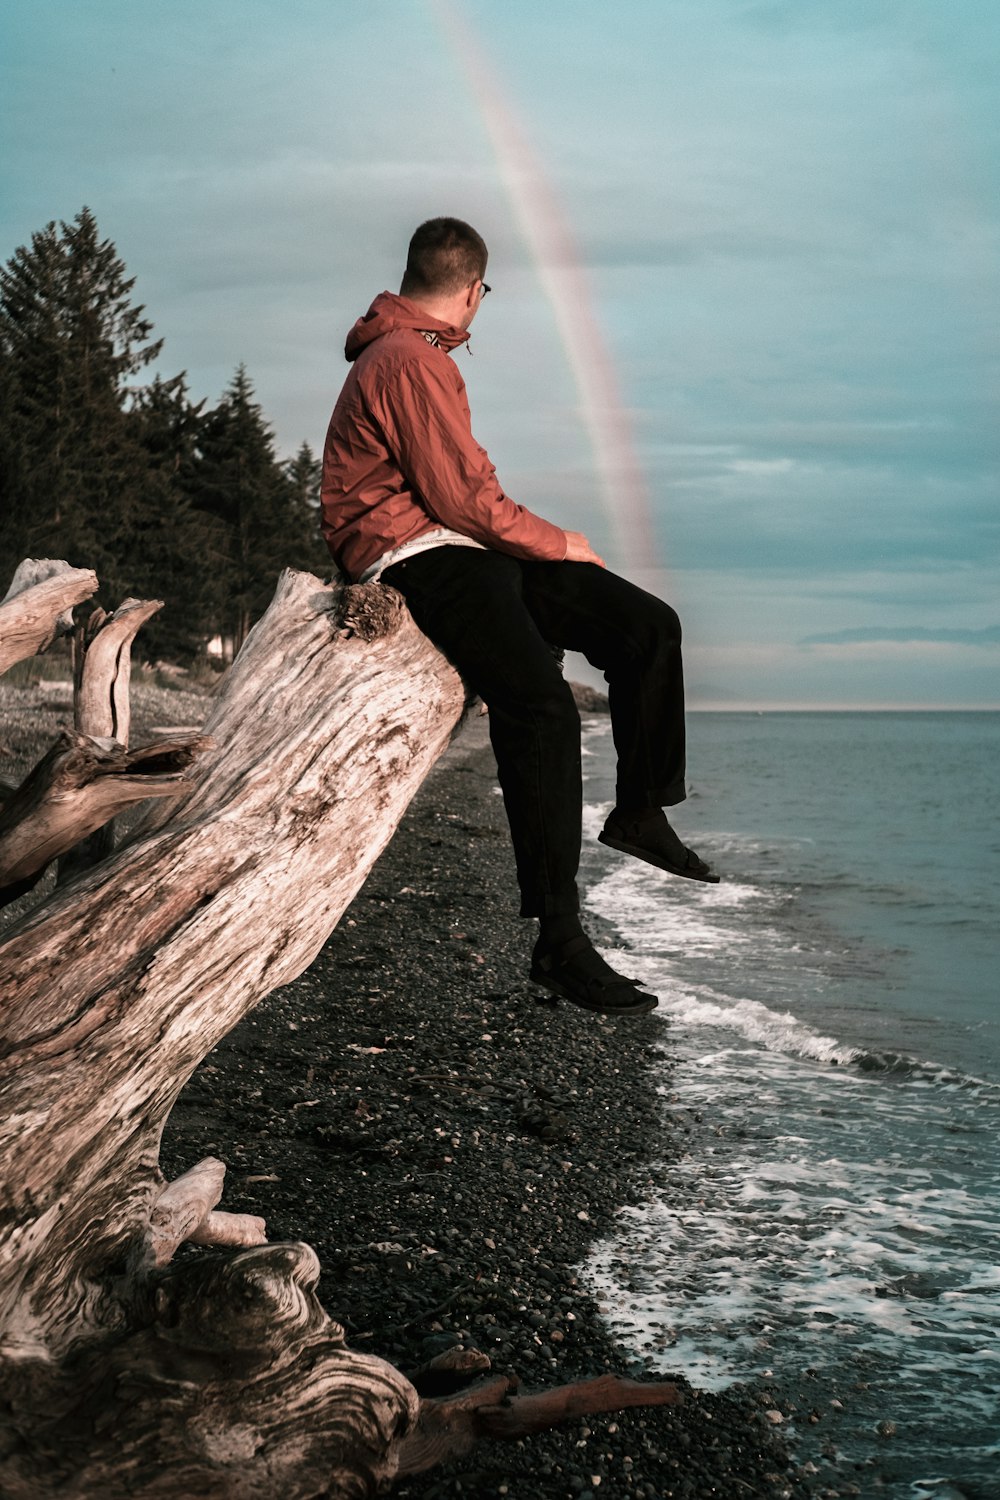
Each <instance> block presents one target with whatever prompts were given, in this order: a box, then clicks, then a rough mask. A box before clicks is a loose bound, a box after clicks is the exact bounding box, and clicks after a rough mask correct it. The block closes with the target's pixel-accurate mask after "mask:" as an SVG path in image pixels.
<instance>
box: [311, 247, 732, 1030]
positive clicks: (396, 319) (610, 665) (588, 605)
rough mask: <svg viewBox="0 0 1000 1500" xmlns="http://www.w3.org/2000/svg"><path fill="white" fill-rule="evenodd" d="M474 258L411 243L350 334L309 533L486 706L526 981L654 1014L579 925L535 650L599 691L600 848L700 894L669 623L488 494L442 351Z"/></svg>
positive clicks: (574, 749)
mask: <svg viewBox="0 0 1000 1500" xmlns="http://www.w3.org/2000/svg"><path fill="white" fill-rule="evenodd" d="M486 261H487V251H486V245H485V244H484V242H483V240H482V239H481V237H480V236H479V235H478V234H477V233H476V231H475V230H474V229H472V228H471V227H470V226H469V225H468V224H465V223H463V222H462V221H461V220H460V219H449V218H443V219H431V220H429V221H428V222H427V223H426V224H422V225H421V226H420V228H419V229H418V230H417V231H416V233H415V234H414V236H413V239H412V240H411V241H410V247H409V254H408V257H407V262H406V274H405V275H404V277H403V281H402V285H401V287H400V291H399V296H393V295H392V293H390V292H383V293H382V294H381V296H379V297H377V298H376V299H375V301H374V302H373V304H372V306H371V308H370V309H369V311H368V312H367V313H366V315H365V316H364V317H363V318H361V319H359V321H358V322H357V323H356V324H355V326H354V328H353V329H352V330H351V332H350V333H349V334H348V337H347V347H346V354H347V358H348V359H349V360H351V361H352V365H353V368H352V369H351V372H350V374H349V375H348V377H347V381H346V383H345V385H344V389H343V391H342V392H341V395H340V399H339V400H338V402H337V405H336V408H335V410H334V413H333V416H332V418H331V420H330V428H329V432H328V434H327V439H326V449H325V452H324V456H323V534H324V536H325V537H326V540H327V543H328V544H329V547H330V550H331V552H332V553H333V556H334V558H335V560H336V562H337V564H338V566H339V567H340V568H341V569H342V571H343V572H344V573H346V574H347V575H348V576H349V577H350V578H351V579H352V580H355V581H357V582H361V583H367V582H371V581H373V580H375V579H379V580H380V581H381V582H382V583H385V584H391V585H392V587H393V588H395V589H398V590H399V591H400V593H401V594H402V595H403V596H404V598H405V599H406V602H407V604H408V605H409V608H410V612H411V614H412V615H413V618H414V620H415V621H416V623H417V625H418V626H419V627H420V629H421V630H422V631H424V633H425V634H426V635H427V636H429V637H430V639H431V640H432V641H433V642H434V643H435V644H436V645H437V646H438V647H439V649H440V650H441V651H442V652H443V653H444V654H445V655H446V656H447V657H448V658H449V659H450V660H451V662H452V663H453V664H454V665H455V666H456V667H457V669H458V671H459V672H460V673H461V674H462V677H463V678H464V680H465V681H466V682H467V683H468V685H469V686H470V687H471V688H472V689H473V690H474V691H475V692H476V693H478V694H479V695H480V697H481V698H482V699H483V701H484V702H485V703H486V704H487V706H488V708H489V726H490V738H491V740H492V743H493V749H494V752H495V754H496V758H497V768H498V773H499V779H500V785H501V787H502V790H503V796H504V803H505V806H506V809H507V816H508V819H509V822H510V829H511V838H512V840H513V844H514V854H515V858H516V863H517V877H518V883H519V885H520V888H521V915H522V916H525V917H536V918H537V919H538V921H539V926H540V931H539V936H538V941H537V942H536V944H535V948H534V952H533V954H532V960H531V971H530V974H531V978H532V979H533V980H534V981H536V982H537V983H538V984H541V985H544V986H545V987H546V988H547V989H549V990H551V991H552V992H553V993H555V994H557V995H561V996H563V997H564V998H565V999H567V1000H570V1001H572V1002H573V1003H574V1004H576V1005H581V1006H584V1007H585V1008H587V1009H589V1010H595V1011H601V1012H603V1013H605V1014H607V1015H619V1016H625V1015H636V1014H641V1013H643V1012H644V1011H648V1010H652V1009H653V1007H654V1006H655V1005H656V1003H657V1001H656V999H655V997H654V996H652V995H647V994H644V993H643V992H642V991H641V990H639V989H638V988H637V987H636V985H635V984H634V983H633V982H632V980H630V979H627V978H626V977H625V976H624V975H621V974H618V973H616V972H615V970H614V969H612V968H611V967H610V966H609V965H608V964H607V963H605V961H604V960H603V959H602V958H601V957H600V955H599V954H598V953H597V952H596V950H595V949H594V947H593V945H592V944H591V942H590V940H589V938H588V937H587V936H586V934H585V933H584V931H583V928H582V927H581V925H580V918H579V900H578V896H577V888H576V873H577V867H578V864H579V857H580V838H581V829H580V825H581V810H582V800H583V799H582V777H581V767H580V718H579V714H578V713H577V710H576V706H575V704H574V702H573V696H572V693H571V691H570V689H569V686H568V685H567V683H566V682H565V680H564V678H563V676H562V672H561V671H560V669H559V666H558V664H557V662H556V659H555V656H554V655H553V652H552V649H551V648H552V647H553V646H556V647H561V648H570V649H572V650H576V651H582V652H583V653H584V655H585V656H586V657H587V658H588V659H589V660H590V661H591V662H592V663H593V664H594V665H595V666H597V667H600V668H601V669H602V670H603V671H604V673H605V676H606V677H607V680H608V683H609V701H610V708H611V723H612V730H613V734H614V741H615V748H616V750H617V754H618V781H617V793H616V795H617V803H616V806H615V808H614V810H613V811H612V813H611V815H610V816H609V818H608V820H607V822H606V824H605V826H604V830H603V832H602V833H601V834H600V835H599V837H600V839H601V841H602V842H603V843H605V844H608V845H610V846H611V848H613V849H619V850H622V851H623V852H625V853H627V854H631V855H634V856H636V857H637V858H638V859H643V860H646V861H647V862H648V863H649V864H652V865H655V866H657V867H658V868H659V869H661V870H667V871H669V872H670V873H671V874H674V875H680V876H684V877H686V878H688V879H692V880H705V881H716V880H717V879H718V876H716V875H714V874H713V873H712V871H711V870H710V869H709V867H708V865H707V864H705V862H704V861H703V860H701V859H700V858H699V857H698V855H697V854H695V853H694V852H693V851H692V850H690V849H687V848H685V846H684V845H683V843H682V842H681V840H680V839H679V838H678V836H677V834H676V833H675V832H674V830H673V829H672V828H671V827H670V824H669V823H668V822H667V819H666V817H665V816H664V813H663V808H664V807H670V806H673V805H674V804H675V803H678V802H681V801H682V800H683V798H684V795H685V793H684V689H683V679H682V674H681V654H680V639H681V636H680V622H679V621H678V619H677V616H676V614H675V613H674V611H673V610H672V609H671V608H670V607H669V606H668V605H666V604H663V603H662V602H661V601H660V600H659V599H655V598H654V597H653V596H652V595H650V594H647V593H644V592H643V591H642V590H641V589H638V588H636V587H634V585H632V584H630V583H628V582H626V581H625V580H624V579H622V578H618V577H616V576H615V575H614V574H613V573H609V572H608V571H607V569H606V568H605V565H604V563H603V562H602V560H601V558H599V557H598V556H597V554H596V553H595V552H594V550H593V549H592V547H591V545H590V543H589V542H588V540H587V538H586V537H585V536H584V535H583V534H582V533H580V532H577V531H563V530H562V528H561V527H559V526H554V525H552V523H551V522H549V521H545V520H543V519H542V518H541V517H540V516H536V515H533V514H532V512H531V511H529V510H527V509H525V507H524V506H522V505H516V504H515V503H514V501H513V500H511V499H509V497H508V496H507V495H505V494H504V492H503V490H502V489H501V488H500V486H499V484H498V483H497V480H496V476H495V472H494V468H493V465H492V464H491V463H490V460H489V457H488V455H487V454H486V453H485V452H484V450H483V449H482V448H480V447H479V445H478V443H476V441H475V439H474V438H473V436H472V431H471V424H470V416H469V405H468V401H467V398H466V394H465V382H464V381H463V380H462V377H461V375H460V374H459V372H458V369H457V366H456V365H455V362H454V361H453V360H452V359H451V358H450V355H451V354H452V352H453V351H454V350H456V349H458V348H459V347H460V346H461V345H462V344H464V343H465V342H466V341H467V339H468V336H469V328H470V326H471V324H472V320H473V319H474V318H475V316H476V314H477V312H478V311H479V307H480V305H481V303H482V300H483V298H484V297H485V296H486V294H487V293H488V291H489V290H490V289H489V287H488V285H487V284H486V282H485V281H484V280H483V277H484V276H485V274H486Z"/></svg>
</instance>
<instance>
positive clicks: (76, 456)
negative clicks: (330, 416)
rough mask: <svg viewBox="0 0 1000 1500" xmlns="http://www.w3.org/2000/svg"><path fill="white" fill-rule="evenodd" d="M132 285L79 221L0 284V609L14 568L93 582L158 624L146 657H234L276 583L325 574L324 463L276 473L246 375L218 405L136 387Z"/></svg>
mask: <svg viewBox="0 0 1000 1500" xmlns="http://www.w3.org/2000/svg"><path fill="white" fill-rule="evenodd" d="M134 284H135V282H134V278H129V277H128V276H127V274H126V268H125V266H124V264H123V262H122V261H121V260H120V258H119V256H118V253H117V251H116V249H115V247H114V245H113V244H112V243H111V241H110V240H102V239H101V238H100V235H99V233H98V228H97V223H96V221H95V219H94V216H93V214H92V213H91V212H90V210H89V209H86V208H84V209H83V210H81V212H80V213H79V214H78V215H77V217H76V218H75V219H74V221H73V222H72V223H71V224H67V223H65V222H62V223H60V224H59V225H56V224H55V223H51V224H49V225H47V226H46V228H45V229H43V230H41V231H40V232H39V233H37V234H35V235H33V236H32V241H31V245H30V247H25V246H22V247H21V248H20V249H19V250H17V251H16V253H15V254H14V255H13V256H12V258H11V259H10V261H9V262H8V263H7V265H6V266H5V267H3V268H0V594H2V592H3V587H5V586H6V582H7V580H9V578H10V576H11V574H12V573H13V571H14V568H15V567H16V566H17V564H18V562H19V561H20V560H21V558H23V557H61V558H65V559H66V560H67V561H68V562H70V563H72V564H73V565H74V566H76V567H90V568H94V569H95V570H96V572H97V575H98V577H99V578H100V580H101V600H102V603H104V604H105V605H107V606H109V607H113V606H114V605H116V604H118V603H120V601H121V600H122V599H123V598H125V597H126V596H127V595H129V594H131V595H134V596H136V597H138V598H144V599H149V598H160V599H163V600H165V601H166V608H165V609H164V610H163V611H162V612H161V614H160V615H159V616H158V617H157V618H156V619H155V620H154V621H153V622H151V624H150V625H149V626H148V627H147V628H146V629H144V631H143V641H144V644H145V646H146V649H147V651H148V652H149V653H150V654H152V655H155V656H162V657H167V658H172V659H174V660H182V661H184V660H190V659H192V658H193V657H194V656H196V655H197V654H198V652H199V651H201V650H203V649H204V646H205V643H206V641H207V640H208V639H209V638H210V637H212V636H221V637H223V638H224V639H227V640H230V641H232V642H233V643H234V645H235V646H236V647H238V646H239V645H240V644H241V643H242V640H243V638H244V637H245V635H246V633H247V631H248V630H249V628H250V626H251V625H252V623H253V621H254V620H255V619H256V618H257V617H258V616H259V615H260V614H261V613H262V612H263V610H264V609H265V608H266V607H267V604H268V602H269V600H270V598H271V595H272V593H273V591H274V584H275V580H276V578H277V575H278V573H279V572H280V571H281V569H282V568H284V567H298V568H307V569H309V570H311V571H313V572H321V573H322V572H324V571H328V570H329V567H330V559H329V555H328V554H327V552H326V548H325V547H324V546H323V543H322V540H321V538H320V537H319V532H318V522H317V509H316V508H317V504H318V498H319V468H320V466H319V462H318V460H317V459H316V458H315V457H314V455H313V453H312V451H311V450H310V448H309V445H308V444H307V443H303V444H302V446H301V448H300V449H299V451H298V453H297V454H296V456H295V458H294V459H292V460H290V461H287V460H286V461H282V460H280V459H279V458H278V456H277V455H276V453H275V449H274V441H273V438H272V435H271V431H270V429H269V427H268V425H267V422H266V421H265V419H264V415H263V413H262V411H261V408H260V406H259V405H258V404H257V402H256V401H255V400H254V390H253V386H252V384H251V381H250V378H249V376H248V375H247V373H246V371H245V370H244V369H243V367H242V366H241V367H240V368H239V369H238V370H237V371H236V374H235V376H234V378H233V381H232V383H231V385H230V386H229V389H228V390H227V391H226V392H225V394H224V395H223V397H222V399H221V400H220V401H219V403H218V405H217V406H214V407H212V408H206V405H205V402H204V401H200V402H192V400H191V399H190V397H189V395H188V390H187V386H186V382H185V376H184V374H180V375H176V376H174V377H173V378H172V379H169V380H164V379H161V378H160V377H159V376H158V377H156V378H155V379H153V380H152V381H151V382H149V383H146V384H143V383H142V371H144V370H145V368H146V366H148V365H149V364H150V363H151V362H152V361H153V360H155V359H156V358H157V356H158V355H159V353H160V349H161V345H162V341H154V340H152V338H151V335H152V331H153V325H152V323H151V322H150V321H149V320H148V319H147V318H146V317H145V316H144V308H143V307H141V306H136V305H133V302H132V295H131V294H132V288H133V286H134Z"/></svg>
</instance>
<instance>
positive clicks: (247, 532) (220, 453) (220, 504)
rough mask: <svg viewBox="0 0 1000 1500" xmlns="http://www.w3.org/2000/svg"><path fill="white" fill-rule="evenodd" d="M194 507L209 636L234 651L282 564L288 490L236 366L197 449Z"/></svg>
mask: <svg viewBox="0 0 1000 1500" xmlns="http://www.w3.org/2000/svg"><path fill="white" fill-rule="evenodd" d="M199 450H200V463H199V465H198V470H197V476H196V488H195V496H194V503H195V505H196V507H197V508H198V509H199V510H200V511H201V512H202V513H203V515H204V516H206V517H207V518H208V520H209V534H210V541H209V555H210V557H211V562H212V566H213V571H214V597H213V609H214V617H215V621H216V629H217V631H218V633H219V634H220V635H221V636H222V637H223V639H224V640H225V641H226V642H228V643H231V645H232V648H233V650H237V651H238V650H239V648H240V646H241V645H242V644H243V641H244V640H245V639H246V636H247V633H248V632H249V630H250V627H251V625H252V624H253V622H254V620H255V619H256V618H257V617H258V616H259V615H260V614H262V613H263V611H264V610H265V609H266V607H267V604H268V602H269V600H270V598H271V595H272V593H273V591H274V585H275V581H276V579H277V577H278V574H279V573H280V571H281V569H282V568H283V567H285V566H286V565H287V563H288V561H289V558H288V540H289V538H288V534H287V533H288V523H289V516H290V503H289V500H290V488H291V487H290V485H289V482H288V479H287V478H286V476H285V474H284V473H283V471H282V468H281V465H280V464H279V462H278V459H277V457H276V456H275V451H274V439H273V437H272V434H271V430H270V428H269V427H268V425H267V423H266V422H265V420H264V415H263V413H262V411H261V408H260V406H259V405H258V403H257V402H256V400H255V399H254V390H253V385H252V384H251V381H250V377H249V376H248V375H247V372H246V370H245V368H244V367H243V366H242V365H240V366H239V368H238V369H237V371H236V374H235V376H234V377H233V380H232V383H231V385H230V386H229V389H228V390H227V391H226V394H225V395H224V396H223V398H222V400H221V401H220V402H219V405H218V406H217V407H216V408H215V409H214V411H211V412H209V413H208V414H207V416H206V418H205V421H204V423H203V425H202V431H201V435H200V441H199Z"/></svg>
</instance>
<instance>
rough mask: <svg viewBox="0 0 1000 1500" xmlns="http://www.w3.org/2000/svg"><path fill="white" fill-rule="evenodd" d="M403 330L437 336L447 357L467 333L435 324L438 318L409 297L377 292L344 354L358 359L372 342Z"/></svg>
mask: <svg viewBox="0 0 1000 1500" xmlns="http://www.w3.org/2000/svg"><path fill="white" fill-rule="evenodd" d="M402 328H412V329H415V330H416V332H418V333H436V334H437V336H438V344H439V346H440V347H441V348H442V349H444V350H445V352H446V353H450V352H451V350H452V349H457V348H458V346H459V345H460V344H464V343H465V342H466V340H467V339H468V337H469V335H468V332H467V331H466V330H464V329H462V328H456V327H455V326H454V325H453V324H451V323H440V322H438V320H437V318H432V317H431V316H430V314H429V313H427V312H425V311H424V310H423V308H420V307H418V306H417V304H416V303H415V302H411V301H410V299H409V298H408V297H397V296H396V294H395V292H380V293H379V295H378V296H377V297H376V298H375V301H374V302H373V303H372V305H371V307H370V308H369V309H368V311H367V312H366V313H365V315H364V317H363V318H359V319H358V321H357V322H356V323H355V325H354V327H353V328H352V329H351V331H350V333H349V334H348V335H347V343H346V344H345V345H344V354H345V355H346V357H347V358H348V359H351V360H354V359H357V357H358V355H359V354H360V353H361V352H362V350H364V349H367V348H368V345H369V344H371V343H373V342H374V341H375V339H380V338H381V337H382V335H383V334H384V333H394V332H396V330H398V329H402Z"/></svg>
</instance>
